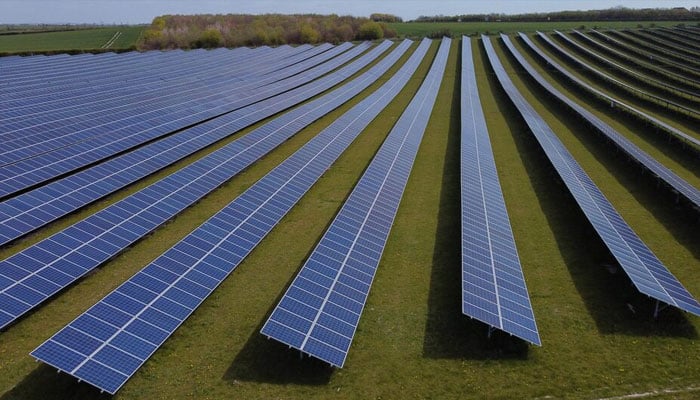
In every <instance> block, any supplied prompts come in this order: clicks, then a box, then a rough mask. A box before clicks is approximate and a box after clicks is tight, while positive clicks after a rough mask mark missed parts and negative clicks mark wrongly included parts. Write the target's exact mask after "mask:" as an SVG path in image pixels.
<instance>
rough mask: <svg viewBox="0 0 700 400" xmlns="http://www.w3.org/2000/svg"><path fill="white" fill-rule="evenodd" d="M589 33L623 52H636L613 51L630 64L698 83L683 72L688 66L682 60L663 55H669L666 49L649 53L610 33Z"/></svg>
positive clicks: (616, 33) (680, 79) (682, 81)
mask: <svg viewBox="0 0 700 400" xmlns="http://www.w3.org/2000/svg"><path fill="white" fill-rule="evenodd" d="M629 32H630V33H632V31H629ZM657 32H658V31H657ZM591 33H593V34H595V35H597V36H598V37H600V38H602V39H605V41H606V42H607V43H614V44H615V45H616V46H617V49H619V48H622V49H624V52H625V53H633V54H636V55H637V56H638V57H639V58H636V57H629V56H627V55H626V54H624V53H622V54H621V53H620V52H619V51H616V53H615V54H617V55H620V56H623V57H625V59H626V60H628V61H629V62H631V63H632V64H635V65H642V66H643V67H644V68H645V69H648V70H652V71H654V70H655V71H663V73H664V74H665V75H666V76H667V77H670V78H672V79H673V80H676V81H677V82H679V83H680V84H686V85H687V84H688V83H692V82H695V83H700V82H697V81H694V80H693V79H692V78H688V76H687V74H686V73H684V72H683V70H684V67H687V66H688V65H687V64H686V65H684V64H683V63H682V62H676V61H673V60H671V59H668V58H666V57H664V55H665V54H667V55H671V54H670V53H669V52H668V50H667V51H665V52H658V51H657V52H654V53H649V52H647V51H643V50H641V49H639V48H637V47H634V46H630V45H629V44H626V43H623V42H621V41H620V40H618V39H616V38H614V37H613V36H612V35H609V34H606V33H603V32H601V31H591ZM611 33H613V32H611ZM614 34H615V35H617V36H619V37H623V38H625V39H630V38H629V37H627V36H620V35H623V34H622V32H619V31H616V32H614ZM665 46H667V48H668V49H670V48H672V47H671V46H672V45H670V44H668V43H667V44H666V45H665ZM640 56H641V57H640ZM681 57H682V56H681ZM642 60H648V61H650V62H651V63H647V62H645V61H642ZM658 64H662V65H670V66H671V68H663V69H661V68H660V67H658V66H657V65H658ZM691 76H692V74H691Z"/></svg>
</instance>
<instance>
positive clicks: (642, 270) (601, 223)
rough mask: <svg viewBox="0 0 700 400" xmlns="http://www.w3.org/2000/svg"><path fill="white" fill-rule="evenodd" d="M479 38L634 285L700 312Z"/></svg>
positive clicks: (500, 77)
mask: <svg viewBox="0 0 700 400" xmlns="http://www.w3.org/2000/svg"><path fill="white" fill-rule="evenodd" d="M482 41H483V43H484V47H485V48H486V53H487V55H488V59H489V61H490V63H491V66H492V67H493V69H494V72H495V73H496V76H497V78H498V80H499V82H500V84H501V86H502V87H503V89H504V90H505V91H506V93H507V94H508V96H509V97H510V99H511V101H512V102H513V104H514V105H515V106H516V108H517V109H518V111H519V112H520V114H521V115H522V116H523V118H524V119H525V121H526V123H527V124H528V126H529V127H530V130H531V131H532V133H533V135H534V136H535V138H536V139H537V142H538V143H539V145H540V147H541V148H542V150H543V151H544V153H545V154H546V156H547V158H548V159H549V161H550V162H551V164H552V166H553V167H554V169H555V170H556V171H557V173H558V174H559V176H560V177H561V179H562V180H563V181H564V184H565V185H566V187H567V189H568V190H569V192H570V193H571V195H572V196H573V198H574V200H575V201H576V203H577V204H578V206H579V207H580V208H581V211H582V212H583V214H584V215H585V216H586V218H587V219H588V221H589V222H590V223H591V225H592V226H593V228H594V229H595V231H596V233H597V234H598V236H599V237H600V239H601V240H602V241H603V243H604V244H605V245H606V247H607V248H608V250H610V253H611V254H612V255H613V256H614V257H615V259H616V260H617V261H618V263H619V264H620V266H621V267H622V269H623V270H624V271H625V272H626V273H627V275H628V276H629V277H630V279H631V281H632V283H633V284H634V286H635V287H636V288H637V289H638V290H639V291H640V292H642V293H644V294H646V295H647V296H649V297H651V298H653V299H656V300H658V301H660V302H663V303H666V304H669V305H672V306H675V307H677V308H680V309H681V310H684V311H688V312H691V313H693V314H696V315H700V303H698V301H697V300H695V299H694V298H693V296H692V295H691V294H690V293H689V292H688V291H687V290H686V289H685V288H684V287H683V285H682V284H681V283H680V282H679V281H678V279H676V277H675V276H673V274H671V272H670V271H669V270H668V269H667V268H666V267H665V266H664V265H663V264H662V263H661V261H660V260H659V259H658V258H657V257H656V256H655V255H654V253H652V252H651V250H650V249H649V248H648V247H647V246H646V245H645V244H644V242H642V240H641V239H640V238H639V237H638V236H637V234H636V233H635V232H634V231H633V230H632V228H631V227H630V226H629V225H627V223H626V222H625V221H624V220H623V219H622V216H620V214H619V213H618V212H617V211H616V210H615V208H614V207H613V205H612V204H610V202H609V201H608V200H607V199H606V198H605V196H604V195H603V193H602V192H601V191H600V189H598V187H597V186H596V185H595V183H594V182H593V181H592V180H591V178H590V177H589V176H588V175H586V173H585V171H584V170H583V169H582V168H581V166H580V165H579V164H578V163H577V162H576V160H574V158H573V156H572V155H571V153H569V152H568V150H566V148H565V147H564V145H563V144H562V143H561V142H560V141H559V139H558V138H557V136H556V134H555V133H554V132H553V131H552V130H551V128H550V127H549V126H548V125H547V123H546V122H545V121H544V120H543V119H542V117H540V116H539V114H537V112H536V111H535V110H534V109H533V108H532V106H531V105H530V104H529V103H528V102H527V100H525V98H524V97H523V96H522V95H521V94H520V92H519V91H518V90H517V88H516V87H515V85H513V82H512V81H511V80H510V77H509V76H508V74H507V72H506V71H505V69H504V68H503V65H502V64H501V62H500V60H499V59H498V56H497V55H496V52H495V50H494V48H493V45H492V44H491V41H490V39H489V37H488V36H482Z"/></svg>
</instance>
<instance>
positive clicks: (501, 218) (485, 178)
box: [460, 36, 541, 345]
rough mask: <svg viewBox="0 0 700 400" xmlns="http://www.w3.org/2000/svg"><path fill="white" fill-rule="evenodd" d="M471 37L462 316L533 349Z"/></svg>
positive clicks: (465, 63)
mask: <svg viewBox="0 0 700 400" xmlns="http://www.w3.org/2000/svg"><path fill="white" fill-rule="evenodd" d="M476 82H477V79H476V72H475V71H474V62H473V60H472V47H471V40H470V39H469V37H466V36H465V37H462V87H461V95H460V98H461V119H462V120H461V125H462V127H461V162H460V164H461V167H460V171H461V195H462V199H461V204H462V313H464V314H466V315H468V316H470V317H472V318H476V319H478V320H479V321H482V322H484V323H486V324H488V325H490V326H492V327H494V328H498V329H500V330H502V331H505V332H508V333H510V334H512V335H515V336H517V337H519V338H521V339H523V340H527V341H529V342H531V343H534V344H536V345H540V344H541V341H540V336H539V333H538V330H537V325H536V323H535V315H534V313H533V311H532V304H530V295H529V294H528V292H527V286H526V285H525V278H524V276H523V271H522V267H521V265H520V258H519V257H518V251H517V249H516V247H515V239H514V238H513V231H512V229H511V227H510V220H509V218H508V211H507V210H506V204H505V200H504V199H503V192H502V191H501V183H500V182H499V180H498V173H497V171H496V162H495V160H494V158H493V151H492V150H491V143H490V141H489V132H488V128H487V127H486V120H485V118H484V111H483V109H482V108H481V101H480V99H479V91H478V88H477V83H476Z"/></svg>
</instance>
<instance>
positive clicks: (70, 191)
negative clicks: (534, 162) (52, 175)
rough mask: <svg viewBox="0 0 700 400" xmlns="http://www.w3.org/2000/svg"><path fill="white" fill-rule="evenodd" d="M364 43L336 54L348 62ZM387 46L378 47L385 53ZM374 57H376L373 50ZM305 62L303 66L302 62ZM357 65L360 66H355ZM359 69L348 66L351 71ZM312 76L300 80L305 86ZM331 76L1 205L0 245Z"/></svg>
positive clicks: (291, 101) (302, 95)
mask: <svg viewBox="0 0 700 400" xmlns="http://www.w3.org/2000/svg"><path fill="white" fill-rule="evenodd" d="M366 46H367V45H360V46H359V47H358V48H356V49H354V50H351V51H350V52H348V53H346V54H344V55H342V56H339V57H342V59H345V60H348V59H349V58H350V57H353V56H354V55H356V54H357V53H359V52H361V51H364V49H366V48H367V47H366ZM388 46H389V42H385V43H384V44H383V45H381V46H379V47H378V50H377V51H380V50H381V49H386V48H387V47H388ZM372 54H375V53H374V52H373V53H372ZM302 64H303V63H302ZM357 65H359V64H357ZM356 69H357V67H355V66H353V67H350V69H349V70H347V71H345V72H344V73H348V72H350V71H355V70H356ZM312 78H313V76H299V77H298V79H300V80H303V82H308V81H310V80H311V79H312ZM342 79H343V75H331V76H330V77H327V78H326V77H324V78H322V79H320V80H318V81H315V82H311V83H307V84H306V85H305V86H301V87H299V88H297V89H293V90H291V91H289V92H286V93H282V94H279V95H277V96H275V97H272V98H270V99H267V100H264V101H262V102H259V103H255V104H252V105H250V106H247V107H244V108H242V109H240V110H237V111H234V112H232V113H229V114H226V115H223V116H221V117H218V118H215V119H213V120H210V121H207V122H204V123H202V124H199V125H196V126H194V127H192V128H189V129H186V130H183V131H181V132H178V133H176V134H173V135H171V136H168V137H166V138H164V139H162V140H159V141H157V142H154V143H150V144H148V145H146V146H143V147H140V148H138V149H136V150H133V151H132V152H129V153H126V154H123V155H121V156H118V157H116V158H113V159H110V160H108V161H105V162H104V163H101V164H99V165H96V166H93V167H91V168H88V169H86V170H83V171H80V172H78V173H76V174H73V175H70V176H68V177H66V178H63V179H60V180H57V181H54V182H52V183H49V184H47V185H45V186H42V187H39V188H37V189H34V190H32V191H29V192H26V193H23V194H21V195H18V196H16V197H14V198H11V199H8V200H6V201H4V202H2V203H0V228H2V229H0V245H1V244H4V243H7V242H9V241H11V240H14V239H17V238H19V237H21V236H22V235H24V234H27V233H29V232H31V231H33V230H35V229H37V228H40V227H41V226H44V225H45V224H47V223H49V222H51V221H53V220H55V219H57V218H59V217H61V216H63V215H66V214H68V213H70V212H72V211H75V210H77V209H78V208H80V207H82V206H84V205H86V204H89V203H90V202H92V201H95V200H98V199H100V198H101V197H103V196H106V195H108V194H110V193H113V192H114V191H116V190H118V189H121V188H123V187H125V186H126V185H128V184H131V183H133V182H135V181H137V180H138V179H141V178H143V177H145V176H147V175H149V174H151V173H154V172H156V171H158V170H159V169H161V168H164V167H166V166H168V165H170V164H172V163H174V162H176V161H178V160H180V159H182V158H184V157H186V156H188V155H190V154H192V153H194V152H195V151H198V150H200V149H202V148H204V147H206V146H208V145H210V144H212V143H215V142H216V141H218V140H220V139H223V138H225V137H227V136H230V135H232V134H233V133H235V132H237V131H239V130H240V129H243V128H245V127H246V126H249V125H251V124H253V123H255V122H257V121H260V120H262V119H264V118H267V117H270V116H272V115H274V114H275V113H277V112H280V111H283V110H284V109H287V108H289V107H292V106H294V105H295V104H298V103H299V102H302V101H305V100H306V99H308V98H309V96H313V95H316V94H318V93H320V92H321V91H323V90H325V89H328V88H330V87H332V86H333V85H335V84H337V83H339V82H340V81H341V80H342Z"/></svg>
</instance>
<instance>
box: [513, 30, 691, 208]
mask: <svg viewBox="0 0 700 400" xmlns="http://www.w3.org/2000/svg"><path fill="white" fill-rule="evenodd" d="M521 38H523V40H524V41H525V42H526V43H528V44H529V45H530V46H531V47H533V46H534V44H533V43H532V42H530V39H529V38H528V37H527V36H525V35H521ZM501 39H503V42H504V43H505V44H506V47H507V48H508V49H509V50H510V52H511V54H513V57H515V59H516V60H518V62H519V63H520V65H522V66H523V68H525V70H526V71H527V72H528V73H529V74H530V75H531V76H532V77H533V78H534V79H535V80H536V81H537V82H538V83H539V84H540V85H541V86H542V87H543V88H545V89H546V90H547V91H548V92H549V93H551V94H552V95H553V96H554V97H556V98H557V99H559V100H560V101H561V102H563V103H564V104H566V105H567V106H569V107H570V108H571V109H572V110H573V111H574V112H576V113H578V114H579V115H580V116H581V117H583V118H584V119H585V120H587V121H588V122H589V123H590V124H591V125H593V126H594V127H596V129H598V131H599V132H601V133H602V134H603V135H605V137H607V138H608V139H610V141H612V142H613V143H614V144H615V145H616V146H617V148H618V149H620V150H622V151H623V152H625V153H626V154H627V155H629V156H630V157H631V158H632V159H633V160H636V161H637V162H638V163H639V164H641V165H642V166H643V167H644V168H645V169H646V170H647V171H649V172H651V173H653V174H654V175H656V176H657V177H659V179H661V180H662V181H663V182H665V183H666V184H667V185H668V186H669V187H671V188H673V189H674V190H675V191H677V192H678V193H680V194H681V195H682V196H683V197H685V198H686V199H687V200H688V201H690V202H691V203H692V204H693V205H695V206H696V207H700V191H699V190H698V189H696V188H695V187H693V186H692V185H691V184H689V183H688V182H687V181H685V180H684V179H683V178H681V177H680V176H678V175H676V174H675V173H674V172H673V171H671V170H670V169H668V168H666V167H665V166H664V165H662V164H661V163H660V162H658V161H656V160H655V159H654V158H653V157H651V156H650V155H649V154H647V153H646V152H644V151H643V150H642V149H640V148H639V147H638V146H637V145H635V144H634V143H632V142H631V141H630V140H628V139H627V138H625V137H624V136H622V135H621V134H620V133H618V132H617V131H616V130H615V129H614V128H613V127H611V126H610V125H608V124H606V123H605V122H603V121H602V120H601V119H600V118H598V117H596V116H595V115H594V114H593V113H591V112H590V111H588V110H587V109H585V108H584V107H582V106H580V105H579V104H578V103H576V102H575V101H573V100H571V99H569V98H568V97H566V96H564V95H563V94H562V93H561V92H560V91H559V90H557V89H556V88H554V86H552V85H551V84H550V83H549V82H548V81H547V80H546V79H544V78H543V77H542V76H541V75H540V74H539V72H537V70H535V69H534V68H533V67H532V65H530V63H528V62H527V60H525V59H524V58H523V56H522V55H521V54H520V52H519V51H518V50H517V49H516V48H515V47H514V46H513V43H511V41H510V39H509V38H508V36H506V35H501ZM545 56H546V55H545ZM546 61H547V62H548V63H550V65H552V67H554V68H556V69H557V70H558V71H560V72H562V73H563V74H565V75H566V76H567V78H569V79H570V80H572V81H574V82H576V83H577V84H578V85H580V86H582V87H584V88H586V89H587V90H589V91H591V92H593V93H595V94H596V95H600V96H603V97H604V98H608V97H609V96H607V95H606V94H604V93H602V92H599V91H598V90H596V89H594V88H592V87H590V86H589V85H588V84H586V83H585V82H583V81H581V80H580V79H578V78H577V77H575V76H573V75H571V74H570V73H569V72H568V71H565V70H564V69H563V68H562V66H561V65H559V64H558V63H557V62H556V61H554V60H552V59H551V58H549V57H547V59H546Z"/></svg>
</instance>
